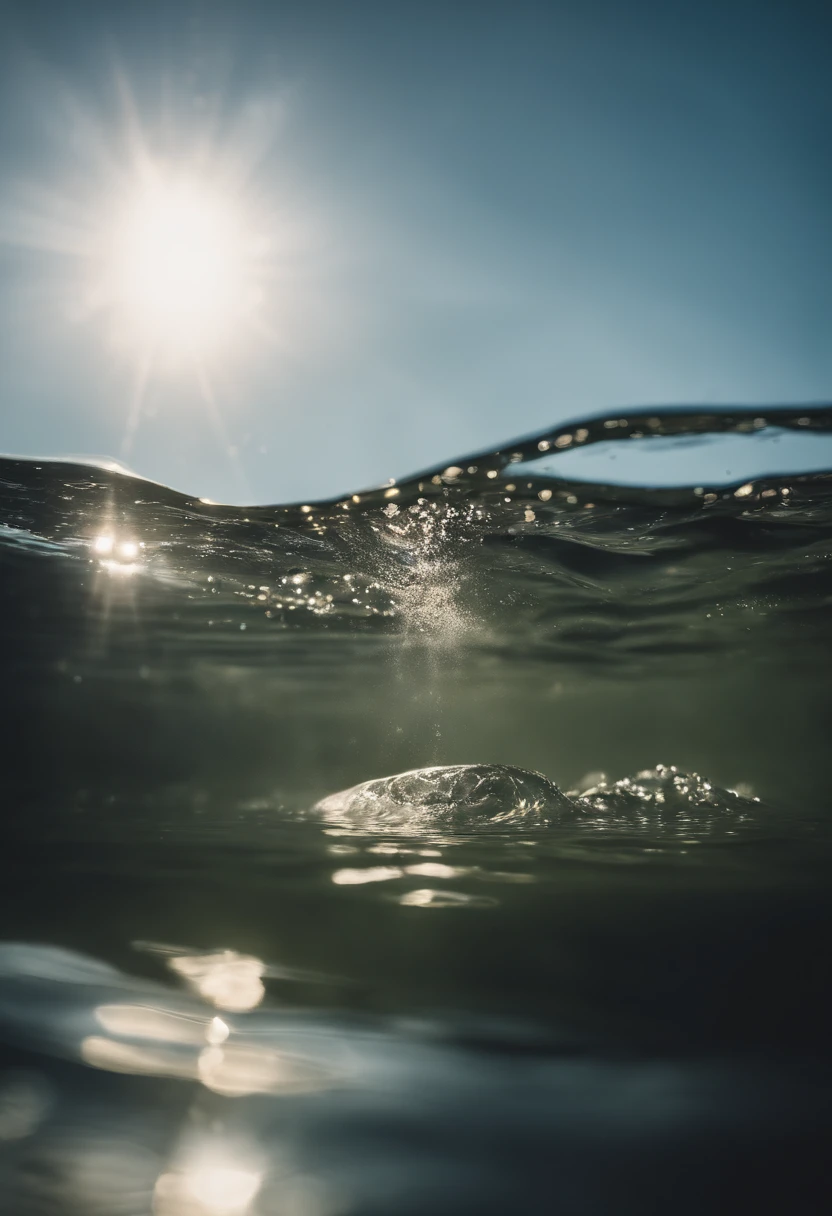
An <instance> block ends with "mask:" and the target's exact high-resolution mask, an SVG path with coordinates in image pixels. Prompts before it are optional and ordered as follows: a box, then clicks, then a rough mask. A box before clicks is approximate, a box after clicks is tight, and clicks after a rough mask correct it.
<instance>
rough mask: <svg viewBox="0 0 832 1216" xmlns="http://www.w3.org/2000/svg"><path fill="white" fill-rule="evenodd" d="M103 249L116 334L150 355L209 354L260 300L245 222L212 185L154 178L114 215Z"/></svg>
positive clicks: (229, 336) (237, 328)
mask: <svg viewBox="0 0 832 1216" xmlns="http://www.w3.org/2000/svg"><path fill="white" fill-rule="evenodd" d="M109 245H110V251H109V258H108V264H107V268H106V274H105V294H106V297H107V303H108V305H109V308H110V309H111V310H112V313H113V314H114V319H115V322H116V326H117V331H118V333H119V336H120V338H121V339H122V340H125V341H127V342H128V343H129V344H131V345H133V346H136V347H138V348H140V349H141V350H143V351H152V352H153V354H154V357H156V358H160V357H161V358H164V357H168V358H170V357H173V358H186V359H187V358H192V359H197V360H198V359H202V358H204V357H205V356H206V355H209V354H211V355H215V354H216V353H217V352H218V350H220V349H221V348H225V347H227V346H228V345H229V344H230V343H231V342H232V340H233V339H234V338H235V336H237V335H238V333H239V331H240V329H241V328H242V325H243V323H244V322H245V321H246V319H247V318H250V317H251V314H252V312H253V311H254V310H255V309H256V307H257V304H258V302H259V297H260V292H259V291H258V287H257V282H256V274H255V270H256V267H255V263H254V259H253V257H252V245H251V238H250V233H249V230H248V225H247V223H246V217H245V216H244V214H243V213H242V211H241V209H240V208H239V207H238V206H235V205H234V202H233V200H232V199H231V198H229V197H226V196H224V195H223V193H222V192H221V190H219V189H218V188H217V187H212V186H211V185H210V183H208V182H204V181H200V180H199V179H197V178H192V177H187V176H177V175H174V174H170V175H165V174H163V173H160V172H156V173H154V174H153V176H152V177H151V178H150V180H148V181H145V182H143V183H142V184H141V186H137V187H136V188H135V192H134V194H133V195H132V196H131V197H129V198H128V199H127V200H125V202H124V204H123V206H122V207H121V208H120V209H119V210H118V211H117V213H116V216H115V219H114V222H113V225H112V230H111V240H110V242H109Z"/></svg>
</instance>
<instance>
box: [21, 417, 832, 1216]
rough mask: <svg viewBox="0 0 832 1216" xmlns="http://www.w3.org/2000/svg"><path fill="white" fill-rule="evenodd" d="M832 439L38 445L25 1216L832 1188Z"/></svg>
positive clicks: (25, 925) (26, 554) (610, 1208)
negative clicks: (224, 463) (256, 495)
mask: <svg viewBox="0 0 832 1216" xmlns="http://www.w3.org/2000/svg"><path fill="white" fill-rule="evenodd" d="M831 435H832V413H830V411H829V410H827V409H825V408H820V407H812V408H802V409H800V410H793V409H785V408H784V409H775V410H769V409H766V410H757V411H753V412H752V411H748V410H740V409H737V410H707V409H704V408H702V409H700V410H685V411H680V410H673V411H664V412H662V411H654V412H647V411H636V412H632V411H631V412H629V413H628V414H627V416H626V417H621V416H615V417H612V416H611V417H605V418H595V419H590V420H587V421H583V422H580V423H575V424H572V425H569V426H562V427H560V428H558V429H556V430H553V431H552V432H548V433H546V434H541V435H537V436H533V437H531V438H528V439H525V440H521V441H518V442H516V443H514V444H511V445H508V446H506V447H505V448H503V449H501V450H498V451H495V452H488V453H483V454H477V455H474V456H471V457H468V458H466V459H463V460H457V461H455V462H454V463H452V464H448V465H444V466H442V467H438V468H436V469H432V470H429V471H427V472H426V473H424V474H422V475H419V476H416V477H414V478H412V479H408V480H405V481H401V482H398V483H393V482H391V483H389V484H387V485H385V486H383V487H380V488H377V489H373V490H370V491H367V492H362V491H358V492H356V493H352V494H347V495H344V496H343V497H341V498H338V499H335V500H332V501H331V502H326V503H305V504H294V505H288V506H273V507H249V508H242V507H231V506H225V505H220V504H215V503H211V502H208V501H205V500H203V499H199V498H196V497H191V496H188V495H185V494H181V493H178V492H176V491H174V490H171V489H168V488H167V487H164V486H160V485H156V484H154V483H151V482H148V481H145V480H142V479H141V478H137V477H135V476H133V475H131V474H129V473H127V472H126V471H124V470H121V469H119V468H117V467H115V466H112V467H105V466H102V465H90V464H70V463H66V462H58V461H45V460H44V461H31V460H19V459H18V460H16V459H3V460H0V561H1V562H2V585H1V586H0V613H2V629H0V647H2V670H3V673H4V686H5V694H6V695H5V696H4V698H3V708H2V716H3V721H2V731H0V747H2V758H3V764H4V772H5V778H6V780H5V786H4V789H5V799H4V802H5V823H6V828H5V832H4V847H3V849H2V853H0V870H2V884H0V914H1V915H2V920H0V1197H2V1198H0V1211H2V1212H9V1213H13V1214H14V1216H29V1214H31V1216H47V1214H49V1216H51V1214H53V1213H54V1214H56V1216H63V1214H64V1213H67V1214H73V1216H74V1214H76V1213H77V1214H79V1216H80V1214H82V1213H83V1214H84V1216H88V1214H97V1213H101V1216H104V1214H105V1213H106V1214H107V1216H110V1214H112V1213H124V1214H125V1216H127V1214H129V1216H134V1214H135V1216H149V1214H150V1213H156V1214H164V1216H209V1214H214V1213H238V1214H240V1216H243V1214H247V1216H271V1214H273V1213H274V1214H276V1216H278V1214H279V1216H284V1214H285V1216H337V1214H341V1213H343V1214H345V1216H346V1214H349V1213H356V1214H360V1216H364V1214H365V1213H366V1214H367V1216H375V1214H378V1216H382V1214H385V1216H387V1214H391V1213H396V1214H397V1216H406V1214H407V1213H410V1212H413V1213H416V1212H419V1213H423V1212H424V1211H425V1210H426V1208H429V1209H430V1210H432V1211H433V1212H436V1213H446V1212H447V1213H455V1214H456V1213H469V1212H470V1213H477V1214H484V1213H488V1214H490V1213H501V1214H502V1213H505V1212H510V1211H517V1212H526V1211H528V1212H531V1211H535V1212H538V1211H550V1210H551V1211H554V1210H557V1211H558V1212H562V1213H566V1214H568V1213H597V1212H605V1213H606V1212H610V1213H613V1212H614V1213H618V1212H622V1213H625V1212H630V1211H633V1212H636V1211H638V1212H640V1213H644V1212H645V1211H647V1212H652V1211H656V1212H663V1213H664V1212H666V1211H667V1210H673V1211H674V1212H677V1213H688V1212H690V1213H694V1212H695V1213H699V1212H705V1211H708V1212H712V1211H722V1210H726V1211H727V1210H729V1209H730V1210H736V1209H737V1207H739V1209H740V1210H742V1209H743V1208H744V1207H746V1206H747V1207H749V1209H751V1208H752V1207H753V1208H754V1210H757V1211H763V1210H764V1211H783V1210H786V1209H787V1208H788V1210H791V1211H797V1212H808V1211H815V1210H817V1211H822V1210H825V1206H826V1205H825V1204H824V1203H823V1202H822V1201H821V1196H822V1195H823V1191H824V1186H825V1177H824V1176H825V1167H824V1145H826V1144H827V1143H828V1134H829V1131H830V1118H829V1115H830V1111H829V1097H830V1089H829V1077H828V1070H829V1053H828V1029H827V1028H828V1023H829V1014H830V1004H829V997H830V975H829V964H828V960H827V955H828V941H829V930H830V928H831V927H832V898H831V897H830V876H832V851H831V850H830V844H831V843H832V833H830V817H829V812H830V806H829V795H828V790H829V764H828V761H827V752H828V746H827V739H828V726H829V721H830V716H829V710H830V700H832V694H830V681H829V669H828V660H829V654H830V603H832V564H830V560H831V558H832V474H829V473H826V472H817V471H814V470H815V469H817V468H818V467H824V466H829V467H832V439H831V438H830V436H831ZM651 445H652V446H651ZM680 445H682V446H681V447H680ZM651 450H652V451H653V452H654V453H657V454H658V455H654V456H653V458H652V459H653V461H654V464H653V466H652V467H653V468H655V469H656V470H658V474H657V475H656V476H653V477H651V476H650V474H649V469H650V467H651V466H650V461H649V460H648V459H647V458H646V457H645V455H644V453H645V452H649V451H651ZM680 451H681V453H682V456H683V457H684V459H682V460H681V461H679V453H680ZM613 458H614V461H615V463H614V465H613V463H612V461H613ZM674 460H675V461H676V462H677V463H676V464H674V463H673V461H674ZM628 462H631V463H629V464H628ZM677 467H678V468H680V469H682V470H683V473H685V474H689V472H690V470H695V473H696V482H695V483H694V481H693V480H692V479H686V477H681V476H679V477H677V476H675V474H672V475H669V474H668V472H667V470H668V468H677ZM732 470H733V471H732ZM605 471H606V476H604V473H605ZM613 474H614V475H613Z"/></svg>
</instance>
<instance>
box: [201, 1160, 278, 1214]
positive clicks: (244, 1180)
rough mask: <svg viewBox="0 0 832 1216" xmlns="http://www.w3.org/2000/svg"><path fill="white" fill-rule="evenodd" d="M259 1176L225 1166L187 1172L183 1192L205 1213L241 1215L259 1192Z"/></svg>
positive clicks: (207, 1167)
mask: <svg viewBox="0 0 832 1216" xmlns="http://www.w3.org/2000/svg"><path fill="white" fill-rule="evenodd" d="M260 1181H261V1179H260V1175H259V1174H255V1173H252V1172H251V1171H250V1170H240V1169H233V1168H230V1167H228V1166H225V1167H223V1166H203V1167H202V1168H201V1169H195V1170H192V1171H189V1173H188V1175H187V1184H186V1185H187V1189H188V1190H189V1191H190V1193H191V1194H192V1195H193V1197H194V1199H196V1200H198V1201H199V1203H201V1204H202V1205H203V1207H204V1208H205V1210H206V1211H208V1212H223V1213H224V1212H245V1211H246V1210H247V1209H248V1208H249V1206H250V1205H251V1201H252V1200H253V1199H254V1196H255V1195H256V1194H257V1192H258V1191H259V1189H260Z"/></svg>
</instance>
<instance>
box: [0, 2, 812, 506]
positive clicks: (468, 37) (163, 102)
mask: <svg viewBox="0 0 832 1216" xmlns="http://www.w3.org/2000/svg"><path fill="white" fill-rule="evenodd" d="M826 10H827V6H826V5H823V4H817V5H808V4H802V3H799V2H798V3H790V4H786V3H785V2H783V3H780V4H769V3H766V0H756V2H754V3H751V2H749V3H737V2H736V0H722V2H719V3H717V2H712V0H700V3H688V4H680V3H671V2H669V0H668V2H665V3H661V4H658V3H656V4H648V3H643V2H641V0H635V2H634V3H627V4H623V3H620V0H595V2H593V0H581V2H578V0H575V2H573V3H558V0H550V2H549V3H531V2H524V0H514V2H513V3H508V2H506V3H489V2H487V0H481V2H475V0H460V2H458V3H449V2H448V0H443V2H441V3H433V2H430V0H427V2H424V3H420V4H416V3H411V2H410V0H400V2H397V0H387V3H371V2H368V0H352V2H347V0H342V2H340V3H323V2H316V0H270V2H267V3H263V4H255V3H250V2H248V0H237V2H236V3H231V2H228V3H206V2H202V0H192V2H189V3H180V0H165V2H164V3H161V4H157V3H153V2H152V0H144V2H143V3H138V2H137V3H126V2H121V3H100V4H95V3H90V2H88V0H76V2H75V3H72V4H70V3H57V2H53V3H48V2H47V0H26V2H25V3H23V2H22V0H11V3H7V4H6V5H5V6H4V7H3V8H2V10H0V12H2V17H0V367H1V368H2V373H1V374H2V380H1V381H0V393H1V394H2V396H0V450H2V451H5V452H7V453H14V454H23V455H61V454H72V455H97V456H102V455H107V456H114V457H117V458H120V459H122V460H123V461H124V462H125V463H126V464H128V465H129V466H130V467H132V468H134V469H135V470H136V471H137V472H139V473H142V474H144V475H145V476H149V477H152V478H154V479H157V480H160V481H164V482H166V483H168V484H171V485H174V486H176V487H177V488H179V489H183V490H187V491H190V492H193V493H198V494H200V495H203V496H208V497H211V498H214V499H217V500H230V501H244V500H250V501H258V502H268V501H291V500H299V499H300V500H305V499H310V498H314V497H321V496H325V495H326V496H328V495H331V494H336V493H338V492H340V491H343V490H346V489H354V488H356V487H360V486H363V485H367V484H371V483H376V482H379V481H382V480H385V479H386V478H387V477H390V476H396V477H398V476H401V475H403V474H406V473H407V472H410V471H413V470H416V469H419V468H423V467H425V466H428V465H431V464H434V463H438V462H441V461H443V460H445V459H446V458H447V459H450V458H451V457H453V456H455V455H459V454H463V453H465V452H467V451H471V450H474V449H478V448H484V447H487V446H489V445H497V444H498V443H499V442H500V441H502V440H506V439H508V438H510V437H512V436H515V435H518V434H522V433H527V432H530V431H534V430H536V429H542V428H544V427H546V426H549V425H550V424H552V423H554V422H557V421H559V420H563V419H567V418H573V417H576V416H579V415H582V414H586V413H587V412H598V411H601V410H606V409H608V408H612V409H615V410H617V409H618V408H619V407H624V406H628V405H656V404H661V403H679V404H681V403H708V402H748V403H752V402H753V403H764V402H771V401H782V402H786V403H788V402H800V401H808V400H815V401H817V400H823V399H826V398H828V397H829V396H830V395H832V394H830V385H832V344H831V343H830V322H832V274H831V273H830V271H832V241H830V227H831V226H832V162H831V161H830V157H831V156H832V153H830V147H832V143H830V130H831V129H832V88H830V84H829V63H830V50H832V39H830V17H829V16H827V15H826ZM148 167H149V168H148ZM148 173H150V177H152V181H153V182H154V183H155V186H154V189H156V188H157V187H158V189H159V190H161V191H162V194H161V195H159V197H161V198H162V199H163V202H164V200H166V199H167V200H169V198H170V197H173V194H175V192H176V191H177V190H179V188H180V185H181V183H182V181H186V182H187V183H188V186H187V189H188V190H190V191H191V194H189V195H188V199H190V200H191V201H193V200H195V203H194V207H193V208H192V210H188V207H190V206H191V203H190V202H188V204H187V206H185V205H184V204H183V207H184V210H183V209H182V208H180V211H181V215H179V213H177V215H178V216H179V218H176V216H175V217H174V221H171V223H173V228H172V229H170V230H171V231H173V237H170V234H168V236H167V237H166V238H165V239H166V240H167V241H168V244H167V245H166V246H165V245H163V246H162V253H161V255H160V252H159V248H158V247H157V245H153V244H152V240H155V239H156V238H155V237H153V235H152V233H151V236H148V235H147V234H148V232H150V229H151V228H152V227H153V224H155V223H156V219H157V218H158V216H156V213H155V212H154V213H153V215H151V218H150V219H148V218H147V217H148V215H149V214H150V213H149V212H148V210H147V206H148V204H147V203H146V200H145V202H142V203H141V206H139V204H138V203H136V206H135V207H134V206H133V203H134V202H136V200H140V199H141V198H144V195H143V194H142V191H143V190H144V191H145V193H146V191H147V182H148V180H150V178H149V177H148ZM172 183H173V184H172ZM165 191H167V194H165ZM172 191H173V194H172V193H171V192H172ZM155 197H156V195H154V198H155ZM176 197H177V198H179V195H176ZM180 201H181V200H180ZM154 205H155V204H154ZM164 205H165V206H167V205H168V204H167V203H165V204H164ZM178 205H179V204H178V203H177V206H178ZM142 207H144V208H145V209H144V211H142V209H141V208H142ZM137 208H138V210H137ZM134 213H135V214H134ZM160 214H162V213H160ZM136 216H138V219H137V218H136ZM131 217H132V218H131ZM154 217H155V218H154ZM169 220H170V216H169V214H168V212H164V214H163V221H164V223H163V227H164V224H168V228H170V224H169V223H168V221H169ZM151 221H152V222H151ZM180 221H181V223H180ZM177 224H179V225H180V227H177ZM131 225H132V227H131ZM142 225H144V227H142ZM148 225H150V227H148ZM212 225H213V227H212ZM168 228H166V229H165V231H166V232H168ZM203 228H204V230H205V233H207V234H208V235H207V238H206V239H207V240H208V241H209V243H210V242H211V241H212V240H213V239H214V236H216V241H217V242H218V244H217V248H220V249H221V251H222V258H221V259H220V261H218V262H216V264H214V262H212V263H211V265H210V266H209V267H208V269H207V270H206V269H205V267H204V266H202V265H201V264H199V265H196V270H195V273H196V278H195V280H194V282H195V283H196V287H194V285H193V283H192V282H191V280H190V279H187V276H188V275H189V274H191V271H192V269H193V267H192V266H191V263H190V262H188V261H187V259H186V264H184V269H183V266H182V265H180V262H181V260H182V257H183V256H184V255H183V254H182V252H181V251H182V249H183V248H184V249H185V250H186V253H187V257H188V258H190V257H191V253H193V259H192V260H195V261H196V262H199V258H200V257H201V256H202V254H201V252H200V251H201V249H202V246H201V245H200V243H199V242H200V240H201V239H202V238H201V237H200V233H201V232H202V231H203ZM155 231H156V229H153V232H155ZM212 234H214V236H212ZM217 234H219V235H217ZM229 234H230V235H229ZM148 241H150V242H151V244H148ZM171 241H172V242H173V244H171ZM143 242H144V243H143ZM177 242H179V244H177ZM222 242H225V244H223V243H222ZM215 243H216V242H215ZM148 250H150V252H149V253H148V252H147V251H148ZM215 253H216V249H214V250H213V251H212V253H211V256H212V257H214V254H215ZM223 259H224V260H223ZM215 261H216V259H215ZM114 267H115V269H114ZM183 275H184V276H185V279H187V284H186V286H188V290H189V291H190V292H191V297H189V299H190V303H191V304H192V305H193V314H192V315H191V314H190V313H189V314H188V316H189V318H190V320H189V321H188V324H190V323H191V321H192V319H193V317H196V318H197V320H198V321H199V324H200V326H201V328H200V330H199V332H198V333H197V334H196V337H195V335H194V333H193V332H191V330H190V329H188V325H187V324H185V323H183V320H182V316H181V314H180V313H179V312H177V311H176V309H177V307H178V301H179V297H178V296H177V294H176V293H177V291H179V290H180V288H181V285H182V282H183V281H184V280H183V278H182V276H183ZM212 275H213V278H212ZM148 276H149V277H148ZM177 276H179V277H177ZM217 285H219V286H217ZM213 287H217V290H216V291H213V290H212V288H213ZM218 300H219V303H218V302H217V301H218ZM229 300H232V302H233V303H234V306H233V307H232V306H231V304H229ZM240 301H243V303H240ZM237 303H239V304H240V307H239V308H238V307H237V306H236V305H237ZM243 305H244V306H243Z"/></svg>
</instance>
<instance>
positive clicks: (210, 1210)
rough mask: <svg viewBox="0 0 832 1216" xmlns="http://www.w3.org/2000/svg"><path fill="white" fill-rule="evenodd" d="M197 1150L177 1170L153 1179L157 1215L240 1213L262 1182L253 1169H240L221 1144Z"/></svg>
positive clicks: (227, 1215) (234, 1215)
mask: <svg viewBox="0 0 832 1216" xmlns="http://www.w3.org/2000/svg"><path fill="white" fill-rule="evenodd" d="M217 1148H218V1149H219V1160H217V1159H216V1157H217V1154H216V1152H215V1151H210V1152H209V1151H206V1152H203V1153H200V1154H199V1155H198V1156H196V1157H194V1158H193V1159H192V1160H189V1161H187V1163H186V1164H184V1165H183V1166H182V1167H180V1169H179V1170H177V1171H176V1172H171V1173H168V1174H162V1175H161V1177H160V1178H159V1179H158V1180H157V1182H156V1187H155V1191H154V1196H153V1200H154V1202H153V1210H154V1212H155V1213H156V1216H243V1213H245V1212H248V1211H249V1209H250V1208H251V1205H252V1203H253V1202H254V1199H255V1198H256V1196H257V1192H258V1191H259V1190H260V1187H261V1186H262V1184H263V1175H262V1174H261V1173H260V1172H259V1171H256V1170H251V1169H242V1168H240V1166H238V1165H236V1164H232V1162H231V1161H228V1160H227V1159H226V1161H223V1156H224V1155H225V1154H224V1153H223V1151H222V1149H221V1147H220V1146H217Z"/></svg>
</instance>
